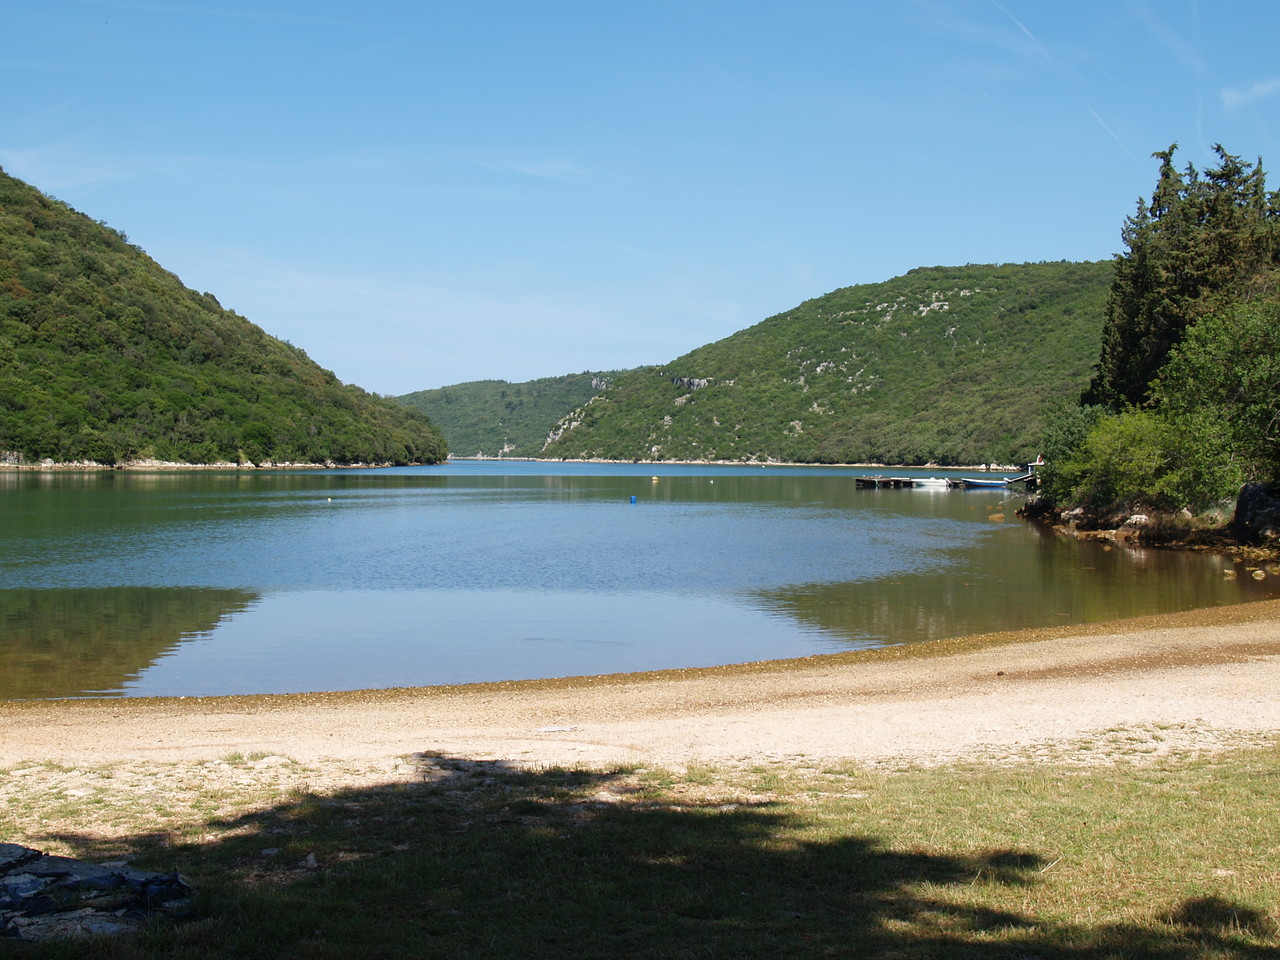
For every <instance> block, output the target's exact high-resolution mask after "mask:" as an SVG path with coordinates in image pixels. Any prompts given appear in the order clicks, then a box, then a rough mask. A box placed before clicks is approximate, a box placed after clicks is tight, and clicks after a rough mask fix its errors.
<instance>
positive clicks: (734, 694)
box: [0, 601, 1280, 781]
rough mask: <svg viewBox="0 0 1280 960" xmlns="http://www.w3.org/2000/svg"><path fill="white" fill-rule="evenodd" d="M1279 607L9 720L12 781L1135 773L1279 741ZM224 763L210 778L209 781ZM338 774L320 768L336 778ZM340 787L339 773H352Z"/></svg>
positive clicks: (58, 710)
mask: <svg viewBox="0 0 1280 960" xmlns="http://www.w3.org/2000/svg"><path fill="white" fill-rule="evenodd" d="M1277 690H1280V601H1264V602H1260V603H1252V604H1242V605H1238V606H1231V607H1217V608H1211V609H1207V610H1196V611H1189V612H1185V613H1178V614H1169V615H1162V616H1154V617H1144V618H1140V619H1135V620H1125V621H1118V622H1113V623H1105V624H1092V625H1085V626H1076V627H1065V628H1057V629H1044V630H1028V631H1020V632H1013V633H1007V634H991V635H984V636H980V637H969V638H962V639H958V640H950V641H941V642H938V643H934V644H928V645H923V646H903V647H893V648H885V649H881V650H874V651H857V652H851V653H842V654H834V655H828V656H815V657H807V658H803V659H800V660H789V661H773V662H766V663H756V664H743V665H737V666H731V667H720V668H710V669H697V670H677V671H666V672H661V673H649V674H633V675H611V676H605V677H581V678H570V679H564V680H554V681H529V682H513V683H497V684H479V685H467V686H456V687H433V688H422V689H395V690H366V691H354V692H346V693H319V694H299V695H287V696H253V697H218V698H177V699H111V700H90V701H85V700H75V701H53V702H49V701H41V702H30V701H27V702H14V701H9V702H4V703H0V768H9V769H12V768H14V767H15V766H17V765H22V764H30V763H33V762H38V763H49V762H56V763H59V764H64V765H68V766H76V765H101V764H106V763H122V764H131V763H143V764H151V763H178V764H202V765H204V766H206V767H209V766H210V762H211V761H217V760H218V759H219V758H225V757H227V756H228V755H232V754H235V755H246V756H258V757H268V756H269V757H277V758H287V760H288V762H289V763H295V764H299V765H302V766H305V767H307V768H308V769H309V770H310V771H311V772H312V774H315V775H321V774H323V778H324V779H325V780H327V781H333V780H335V779H336V780H342V779H343V778H344V777H350V778H353V779H355V780H363V779H367V778H369V777H377V776H385V775H386V774H387V772H388V771H396V770H400V771H401V772H404V771H405V770H408V769H411V768H412V765H413V763H414V762H415V758H420V757H422V756H424V755H440V756H447V757H456V758H465V759H467V760H486V761H501V762H506V763H511V764H516V765H523V766H546V765H574V766H584V767H604V766H609V765H612V764H617V763H630V764H656V765H663V766H668V767H673V768H683V767H687V766H688V765H691V764H711V765H732V766H737V765H756V764H762V763H792V764H796V763H801V764H806V765H807V764H822V763H830V762H852V763H857V764H864V765H869V766H884V765H937V764H945V763H952V762H957V761H961V762H970V761H976V762H1010V761H1015V760H1026V759H1037V758H1042V759H1048V758H1052V759H1057V760H1064V761H1067V762H1092V763H1097V762H1114V761H1116V760H1118V759H1125V760H1141V759H1143V758H1152V757H1159V756H1164V755H1167V754H1170V753H1179V754H1182V753H1188V752H1192V753H1201V752H1212V751H1215V750H1221V749H1226V748H1230V747H1233V746H1238V745H1244V744H1262V743H1272V742H1275V740H1276V737H1277V735H1278V734H1280V696H1277V695H1276V691H1277ZM215 766H216V764H215ZM325 771H327V773H325ZM344 771H345V772H344Z"/></svg>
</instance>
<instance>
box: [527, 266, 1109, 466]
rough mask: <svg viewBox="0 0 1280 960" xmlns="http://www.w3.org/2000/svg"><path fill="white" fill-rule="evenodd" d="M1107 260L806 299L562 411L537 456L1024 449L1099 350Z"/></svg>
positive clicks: (821, 456) (814, 458) (893, 283)
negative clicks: (545, 444) (788, 308)
mask: <svg viewBox="0 0 1280 960" xmlns="http://www.w3.org/2000/svg"><path fill="white" fill-rule="evenodd" d="M1112 272H1113V266H1112V263H1111V262H1110V261H1105V262H1098V263H1066V262H1061V263H1032V264H1003V265H977V266H975V265H970V266H965V267H931V268H920V269H917V270H912V271H910V272H909V273H907V274H906V275H905V276H901V277H897V278H895V279H893V280H889V281H887V282H884V283H874V284H862V285H859V286H853V287H845V288H843V289H840V290H836V291H834V292H832V293H829V294H827V295H826V296H823V297H817V298H815V299H813V300H807V301H805V302H804V303H802V304H800V305H799V306H798V307H795V308H794V309H792V310H788V311H787V312H785V313H781V314H778V315H777V316H774V317H771V318H769V319H767V320H764V321H763V322H761V323H758V324H756V325H755V326H753V327H750V328H748V329H746V330H742V331H740V332H739V333H736V334H734V335H732V336H730V337H727V338H726V339H724V340H720V341H717V342H716V343H712V344H708V345H707V346H704V347H700V348H698V349H697V350H694V351H693V352H691V353H688V354H685V355H684V356H683V357H680V358H679V359H677V360H673V361H672V362H670V363H668V364H666V365H664V366H660V367H649V368H644V369H639V370H633V371H630V372H628V373H625V374H622V375H620V376H619V377H618V379H617V382H616V383H614V384H613V385H612V386H611V387H609V388H608V389H607V390H605V391H604V392H603V393H601V394H600V395H599V396H596V397H594V398H593V399H591V400H590V401H588V402H586V403H585V404H583V405H582V406H580V407H579V408H578V409H576V410H575V411H574V412H572V413H570V414H569V415H568V416H566V417H565V418H563V420H562V421H561V422H560V423H559V424H558V425H557V426H556V428H555V431H554V437H555V439H554V440H553V442H551V443H549V444H548V445H547V446H546V447H545V449H544V450H543V451H542V454H541V455H542V456H544V457H556V458H572V459H579V458H593V457H598V458H604V459H611V460H634V459H641V460H734V461H757V460H761V461H763V460H776V461H795V462H820V463H901V464H924V463H937V464H943V465H958V464H977V463H991V462H996V463H1019V462H1023V461H1025V460H1027V459H1033V458H1034V457H1035V455H1036V453H1037V444H1038V442H1039V437H1040V436H1041V435H1042V433H1043V430H1044V426H1045V421H1046V418H1048V417H1050V416H1052V415H1053V414H1054V412H1055V411H1056V410H1058V409H1060V408H1062V407H1063V406H1064V405H1067V404H1070V405H1074V403H1075V401H1076V399H1077V398H1078V397H1079V395H1080V393H1081V391H1082V390H1083V389H1084V388H1085V387H1086V386H1087V385H1088V383H1089V379H1090V377H1091V375H1092V373H1093V367H1094V364H1095V363H1096V362H1097V359H1098V351H1099V345H1100V342H1101V330H1102V323H1103V316H1104V306H1105V303H1106V298H1107V293H1108V288H1109V285H1110V283H1111V278H1112Z"/></svg>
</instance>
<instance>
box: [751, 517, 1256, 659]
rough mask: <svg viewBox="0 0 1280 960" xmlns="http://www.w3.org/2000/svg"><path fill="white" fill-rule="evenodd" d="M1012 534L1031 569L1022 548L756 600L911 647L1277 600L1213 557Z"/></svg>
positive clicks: (1034, 531)
mask: <svg viewBox="0 0 1280 960" xmlns="http://www.w3.org/2000/svg"><path fill="white" fill-rule="evenodd" d="M1013 536H1014V537H1030V538H1033V539H1035V540H1038V541H1040V542H1039V543H1038V549H1037V551H1036V554H1035V562H1034V563H1028V562H1027V560H1028V557H1027V554H1026V553H1025V552H1024V551H1022V550H1012V551H1009V550H998V549H997V550H991V549H986V550H971V551H961V552H960V560H961V562H960V563H958V564H956V565H955V566H954V567H949V568H948V569H946V570H943V571H930V572H924V573H911V574H906V575H893V576H889V577H885V578H883V579H878V580H875V581H871V582H850V583H818V584H808V585H802V586H796V587H788V588H784V589H780V590H764V591H760V592H759V593H758V594H757V595H756V599H757V601H758V602H759V603H761V604H762V606H764V607H765V608H767V609H770V610H774V611H777V612H781V613H785V614H786V615H787V616H789V617H792V618H794V619H795V620H796V621H798V622H801V623H805V624H807V625H809V626H810V627H813V628H816V629H820V630H823V631H826V632H828V633H830V634H832V635H835V636H841V637H846V638H848V639H849V640H861V641H864V642H874V643H915V642H920V641H927V640H941V639H945V638H947V637H957V636H965V635H967V634H975V633H988V632H997V631H1004V630H1017V629H1022V628H1029V627H1043V626H1052V625H1057V624H1080V623H1102V622H1106V621H1110V620H1119V619H1123V618H1126V617H1138V616H1145V615H1147V614H1156V613H1170V612H1174V611H1179V610H1193V609H1197V608H1201V607H1212V606H1221V605H1224V604H1234V603H1247V602H1251V601H1255V600H1267V599H1274V598H1278V597H1280V581H1278V580H1277V578H1275V577H1269V578H1267V579H1266V580H1261V581H1259V580H1254V579H1253V578H1252V577H1250V576H1245V575H1243V572H1242V571H1239V570H1237V569H1236V567H1237V565H1235V564H1233V563H1232V562H1231V560H1230V559H1228V558H1224V557H1222V556H1218V555H1214V554H1209V553H1195V552H1182V551H1171V550H1152V549H1147V548H1142V547H1137V546H1127V545H1115V546H1112V545H1110V544H1106V545H1104V544H1101V543H1096V542H1080V541H1077V540H1075V539H1073V538H1070V537H1065V536H1061V535H1058V534H1054V533H1052V532H1050V531H1045V530H1041V529H1038V528H1033V527H1025V528H1020V529H1019V530H1018V531H1016V532H1014V534H1013ZM1228 571H1230V572H1231V573H1232V574H1235V575H1228Z"/></svg>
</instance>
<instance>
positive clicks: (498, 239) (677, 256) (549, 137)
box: [0, 0, 1280, 394]
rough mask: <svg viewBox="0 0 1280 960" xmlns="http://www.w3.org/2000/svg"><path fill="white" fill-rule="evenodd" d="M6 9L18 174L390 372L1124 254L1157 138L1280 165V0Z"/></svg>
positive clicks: (680, 339)
mask: <svg viewBox="0 0 1280 960" xmlns="http://www.w3.org/2000/svg"><path fill="white" fill-rule="evenodd" d="M0 23H2V24H3V26H4V32H5V34H6V36H7V38H8V40H9V42H8V43H6V44H5V46H4V50H3V51H2V52H0V88H2V89H3V90H4V91H5V107H4V111H3V117H2V118H0V166H3V167H4V169H5V170H6V171H8V172H9V173H10V174H12V175H14V176H17V177H20V178H21V179H23V180H26V181H27V182H29V183H31V184H33V185H35V186H37V187H39V188H40V189H42V190H44V191H45V192H46V193H51V194H53V195H55V196H57V197H59V198H61V199H62V200H65V201H66V202H68V203H70V204H71V205H72V206H74V207H75V208H77V209H79V210H81V211H83V212H85V213H87V214H88V215H89V216H91V217H93V218H94V219H100V220H104V221H106V222H107V223H109V224H111V225H112V226H113V227H116V228H117V229H120V230H123V231H124V232H125V233H127V234H128V235H129V237H130V239H131V240H132V241H133V242H134V243H136V244H138V245H139V246H141V247H142V248H143V249H145V250H146V251H147V252H148V253H150V254H151V255H152V256H153V257H154V258H155V259H156V260H158V261H159V262H160V263H161V264H162V265H164V266H165V267H167V268H168V269H170V270H171V271H173V272H174V273H176V274H177V275H178V276H179V277H181V278H182V280H183V281H184V282H185V283H186V284H187V285H188V286H191V287H194V288H195V289H197V290H200V291H206V290H207V291H210V292H212V293H213V294H215V295H216V296H217V297H218V299H219V300H220V301H221V302H222V303H223V304H224V305H225V306H227V307H230V308H232V309H234V310H236V311H237V312H239V313H241V314H243V315H245V316H247V317H248V318H249V319H250V320H252V321H253V322H255V323H257V324H258V325H259V326H261V327H263V328H264V329H265V330H266V331H267V332H269V333H271V334H273V335H275V336H278V337H281V338H284V339H287V340H289V341H291V342H292V343H294V344H296V345H297V346H300V347H302V348H303V349H304V350H306V351H307V352H308V353H309V354H310V355H311V357H312V358H313V359H315V360H316V361H318V362H319V363H320V364H322V365H323V366H325V367H328V368H329V369H331V370H333V371H334V372H336V373H337V374H338V376H339V377H340V378H342V379H343V380H345V381H348V382H353V383H358V384H360V385H361V386H363V387H365V388H367V389H370V390H374V391H377V392H379V393H393V394H398V393H405V392H408V391H411V390H417V389H423V388H428V387H437V386H442V385H445V384H449V383H456V382H460V381H465V380H475V379H488V378H495V379H505V380H513V381H519V380H527V379H532V378H534V377H542V376H553V375H556V374H561V373H571V372H577V371H580V370H587V369H590V370H599V369H610V368H621V367H631V366H637V365H640V364H646V363H661V362H664V361H667V360H670V359H673V358H674V357H676V356H679V355H680V354H683V353H686V352H687V351H689V350H691V349H693V348H694V347H697V346H700V345H702V344H704V343H708V342H711V341H713V340H718V339H720V338H722V337H725V336H728V335H729V334H731V333H733V332H734V331H736V330H740V329H742V328H744V327H747V326H750V325H751V324H753V323H755V322H757V321H759V320H762V319H764V318H765V317H767V316H770V315H772V314H774V313H777V312H779V311H782V310H785V309H787V308H789V307H792V306H794V305H795V304H797V303H799V302H800V301H801V300H804V299H806V298H808V297H813V296H818V295H821V294H823V293H827V292H829V291H831V290H833V289H836V288H837V287H842V286H847V285H849V284H854V283H866V282H876V281H881V280H886V279H889V278H890V277H893V276H897V275H898V274H901V273H904V272H905V271H907V270H909V269H911V268H912V267H916V266H931V265H939V264H941V265H954V264H963V263H987V262H1009V261H1013V262H1022V261H1036V260H1096V259H1105V258H1107V257H1110V256H1111V255H1112V254H1113V253H1115V252H1117V251H1118V250H1119V249H1120V238H1119V232H1120V227H1121V224H1122V221H1123V218H1124V217H1125V216H1126V215H1128V214H1129V213H1131V212H1132V211H1133V208H1134V203H1135V202H1136V200H1137V198H1138V197H1139V196H1143V195H1146V194H1148V193H1149V192H1150V189H1151V187H1152V185H1153V184H1154V181H1155V174H1156V162H1155V161H1154V160H1152V159H1151V157H1150V154H1151V152H1152V151H1154V150H1158V149H1163V148H1164V147H1167V146H1168V145H1169V144H1170V143H1172V142H1175V141H1176V142H1178V143H1179V144H1180V149H1179V153H1178V157H1179V159H1180V161H1181V162H1183V163H1185V162H1192V163H1195V164H1196V165H1197V166H1199V167H1204V166H1205V165H1207V164H1208V163H1210V162H1211V161H1212V154H1211V149H1210V148H1211V146H1212V144H1213V143H1215V142H1221V143H1222V144H1223V145H1224V146H1225V147H1226V148H1227V149H1228V150H1230V151H1231V152H1233V153H1237V154H1242V155H1243V156H1244V157H1245V158H1246V159H1256V158H1258V157H1259V156H1261V157H1262V158H1263V160H1264V162H1265V161H1267V160H1268V159H1269V158H1277V157H1280V149H1277V148H1278V147H1280V142H1278V141H1280V123H1278V122H1277V121H1280V59H1278V58H1277V57H1276V56H1275V54H1274V43H1275V37H1276V36H1278V35H1280V5H1278V4H1275V3H1274V2H1273V0H1256V2H1247V0H1245V2H1235V0H1221V2H1215V3H1212V4H1209V3H1197V2H1189V0H1098V2H1095V0H1073V2H1070V3H1066V2H1061V0H1059V2H1053V3H1050V2H1030V0H999V2H995V0H901V2H888V0H885V2H870V0H843V2H841V0H808V2H807V0H789V2H750V0H738V2H729V0H703V2H698V0H692V2H668V0H645V2H609V0H592V2H562V0H538V2H534V0H520V2H516V0H468V2H459V0H448V2H437V0H417V2H411V0H361V2H359V3H356V2H354V0H349V2H337V0H39V2H35V0H26V2H15V3H10V4H7V5H6V7H5V10H4V12H3V13H0ZM1274 162H1280V160H1275V161H1274ZM1272 186H1273V187H1275V186H1280V182H1278V181H1276V180H1275V178H1274V177H1273V178H1272Z"/></svg>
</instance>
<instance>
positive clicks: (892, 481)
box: [853, 477, 916, 490]
mask: <svg viewBox="0 0 1280 960" xmlns="http://www.w3.org/2000/svg"><path fill="white" fill-rule="evenodd" d="M853 482H854V483H856V484H857V485H858V486H859V487H862V488H865V489H867V490H871V489H875V490H882V489H894V490H900V489H902V488H903V487H914V486H915V485H916V481H915V479H914V478H912V477H854V478H853Z"/></svg>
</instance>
